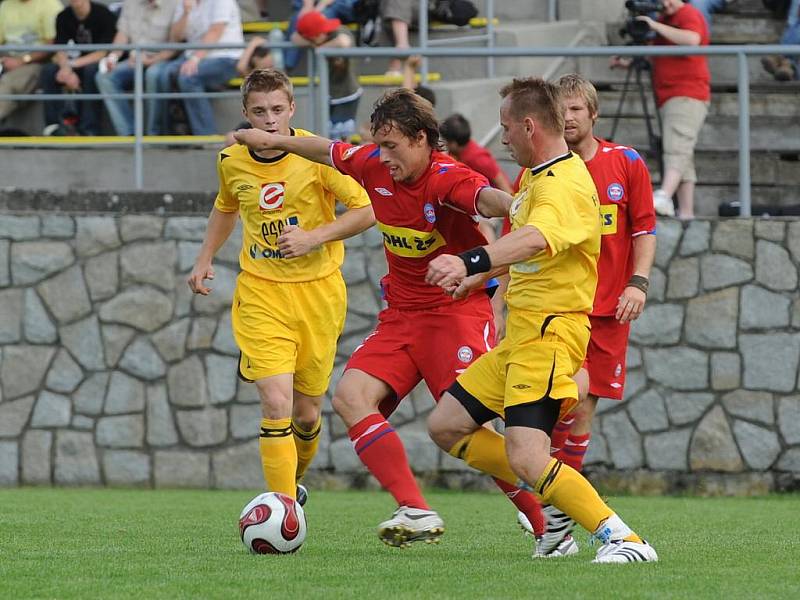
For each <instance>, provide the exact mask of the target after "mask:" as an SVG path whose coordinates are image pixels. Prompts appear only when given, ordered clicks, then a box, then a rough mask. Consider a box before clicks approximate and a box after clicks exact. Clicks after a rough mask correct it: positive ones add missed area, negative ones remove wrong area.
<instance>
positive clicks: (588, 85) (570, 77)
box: [556, 73, 599, 116]
mask: <svg viewBox="0 0 800 600" xmlns="http://www.w3.org/2000/svg"><path fill="white" fill-rule="evenodd" d="M556 85H558V90H559V93H560V94H561V98H562V99H565V98H571V97H572V96H578V97H579V98H583V100H584V102H586V107H587V108H588V109H589V114H592V115H595V116H597V114H598V111H599V102H598V100H597V89H596V88H595V87H594V85H593V84H592V82H591V81H589V80H588V79H586V78H585V77H583V76H581V75H578V74H577V73H569V74H567V75H562V76H561V78H560V79H559V80H558V83H557V84H556Z"/></svg>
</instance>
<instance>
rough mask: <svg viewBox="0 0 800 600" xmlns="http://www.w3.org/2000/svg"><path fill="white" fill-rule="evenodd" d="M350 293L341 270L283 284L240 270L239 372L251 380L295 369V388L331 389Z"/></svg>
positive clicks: (235, 319) (235, 309) (235, 315)
mask: <svg viewBox="0 0 800 600" xmlns="http://www.w3.org/2000/svg"><path fill="white" fill-rule="evenodd" d="M346 312H347V291H346V289H345V285H344V280H343V279H342V274H341V272H339V270H338V269H337V270H336V271H335V272H334V273H332V274H331V275H329V276H328V277H325V278H323V279H318V280H316V281H308V282H302V283H280V282H275V281H269V280H266V279H261V278H260V277H256V276H254V275H251V274H250V273H247V272H244V271H243V272H242V273H240V274H239V278H238V280H237V282H236V291H235V292H234V295H233V305H232V306H231V317H232V319H231V321H232V324H233V336H234V338H235V339H236V344H237V345H238V346H239V350H240V351H241V357H240V360H239V375H240V376H241V377H242V378H243V379H245V380H250V381H255V380H257V379H262V378H264V377H271V376H273V375H279V374H282V373H294V389H295V390H297V391H298V392H300V393H301V394H306V395H308V396H321V395H322V394H324V393H325V391H326V390H327V389H328V384H329V383H330V378H331V372H332V371H333V361H334V359H335V357H336V341H337V340H338V339H339V335H340V334H341V333H342V329H343V328H344V319H345V314H346Z"/></svg>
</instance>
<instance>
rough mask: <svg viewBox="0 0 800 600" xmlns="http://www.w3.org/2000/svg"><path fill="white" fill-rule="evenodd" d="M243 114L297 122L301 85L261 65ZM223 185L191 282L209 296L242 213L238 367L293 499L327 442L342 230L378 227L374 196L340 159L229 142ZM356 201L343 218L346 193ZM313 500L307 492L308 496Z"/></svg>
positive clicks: (341, 302) (266, 464)
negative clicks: (323, 436) (257, 403)
mask: <svg viewBox="0 0 800 600" xmlns="http://www.w3.org/2000/svg"><path fill="white" fill-rule="evenodd" d="M242 102H243V104H244V109H243V112H244V117H245V118H246V119H247V121H248V122H249V123H250V125H252V126H253V127H254V128H256V129H262V130H264V131H269V132H272V133H280V134H283V135H293V136H303V137H305V136H311V135H312V134H311V133H309V132H307V131H303V130H301V129H292V128H291V127H290V120H291V118H292V115H293V114H294V112H295V104H294V98H293V90H292V84H291V82H290V81H289V79H288V78H287V77H286V75H284V74H283V73H281V72H280V71H273V70H257V71H253V72H252V73H250V75H248V76H247V78H246V79H245V81H244V83H243V84H242ZM217 171H218V174H219V193H218V195H217V199H216V201H215V203H214V208H212V210H211V215H210V216H209V219H208V228H207V230H206V235H205V239H204V241H203V245H202V247H201V249H200V253H199V255H198V257H197V261H196V262H195V265H194V268H193V269H192V273H191V275H190V277H189V287H190V288H191V289H192V291H193V292H194V293H196V294H203V295H206V294H208V293H210V292H211V289H210V288H208V287H206V285H205V283H204V281H205V280H206V279H213V278H214V270H213V267H212V265H211V262H212V259H213V257H214V254H215V253H216V252H217V250H218V249H219V248H220V247H221V246H222V244H223V243H224V242H225V240H226V239H227V238H228V236H229V235H230V234H231V232H232V230H233V228H234V226H235V225H236V221H237V219H239V218H241V220H242V224H243V228H242V229H243V231H242V238H243V239H242V251H241V254H240V257H239V263H240V266H241V269H242V271H241V273H240V275H239V278H238V280H237V283H236V291H235V292H234V297H233V305H232V308H231V310H232V324H233V334H234V337H235V338H236V343H237V345H238V346H239V350H240V351H241V357H240V361H239V375H240V377H242V378H243V379H245V380H247V381H254V382H255V384H256V388H257V389H258V393H259V396H260V399H261V410H262V416H263V419H262V421H261V436H260V440H259V442H260V453H261V464H262V466H263V469H264V479H265V481H266V485H267V488H268V489H269V490H270V491H273V492H281V493H283V494H286V495H288V496H291V497H292V498H295V497H296V496H297V487H296V486H297V483H298V481H299V480H300V478H301V477H302V476H303V474H304V473H305V471H306V469H307V468H308V466H309V464H310V463H311V460H312V459H313V458H314V455H315V454H316V451H317V446H318V444H319V432H320V427H321V417H320V411H321V406H322V400H323V394H324V393H325V391H326V390H327V389H328V383H329V381H330V376H331V371H332V370H333V362H334V357H335V354H336V341H337V339H338V338H339V335H340V334H341V332H342V328H343V327H344V319H345V313H346V309H347V294H346V291H345V285H344V280H343V279H342V275H341V272H340V270H339V267H340V266H341V264H342V261H343V259H344V244H343V243H342V242H341V240H344V239H345V238H348V237H351V236H353V235H355V234H357V233H360V232H361V231H364V230H365V229H367V228H368V227H370V226H371V225H372V224H373V223H374V221H375V217H374V215H373V212H372V206H371V205H370V202H369V198H368V197H367V194H366V192H365V191H364V190H363V188H362V187H361V186H360V185H358V183H356V182H355V180H353V179H352V178H350V177H348V176H346V175H342V174H340V173H339V172H338V171H336V170H335V169H333V168H331V167H328V166H325V165H320V164H318V163H315V162H312V161H309V160H306V159H304V158H302V157H300V156H298V155H296V154H289V153H286V152H280V151H264V152H253V151H250V150H248V149H247V147H245V146H230V147H228V148H225V149H224V150H222V151H221V152H220V153H219V158H218V162H217ZM337 199H338V200H339V201H340V202H342V203H343V204H344V205H345V206H346V207H347V211H346V212H344V213H343V214H342V215H341V216H339V217H338V218H336V216H335V204H336V200H337ZM300 500H303V501H304V499H303V498H300Z"/></svg>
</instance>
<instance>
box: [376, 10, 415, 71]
mask: <svg viewBox="0 0 800 600" xmlns="http://www.w3.org/2000/svg"><path fill="white" fill-rule="evenodd" d="M417 7H418V3H417V2H415V1H414V0H381V4H380V9H379V10H380V15H381V18H382V19H383V21H384V23H388V24H389V27H390V29H391V33H392V39H393V41H394V47H395V48H408V47H409V40H408V28H409V26H410V24H411V23H412V22H413V20H414V11H415V10H417ZM402 70H403V60H402V59H400V58H393V59H391V60H390V61H389V69H388V71H387V73H393V74H394V73H401V72H402Z"/></svg>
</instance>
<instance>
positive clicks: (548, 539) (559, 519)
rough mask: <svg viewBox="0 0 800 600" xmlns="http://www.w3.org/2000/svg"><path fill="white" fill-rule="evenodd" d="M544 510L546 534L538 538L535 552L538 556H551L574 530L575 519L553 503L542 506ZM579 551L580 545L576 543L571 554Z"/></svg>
mask: <svg viewBox="0 0 800 600" xmlns="http://www.w3.org/2000/svg"><path fill="white" fill-rule="evenodd" d="M542 512H543V513H544V518H545V527H546V529H545V532H544V535H543V536H541V537H540V538H538V539H537V540H536V550H535V552H534V554H536V555H537V556H550V554H552V553H553V552H555V551H557V550H558V549H559V547H560V546H561V544H562V543H563V542H564V541H565V540H566V539H567V537H569V536H570V535H571V534H572V530H573V529H574V528H575V521H573V520H572V518H571V517H569V516H567V515H565V514H564V513H563V512H561V511H560V510H558V509H557V508H556V507H555V506H553V505H552V504H545V505H544V506H542ZM573 543H574V540H573ZM577 551H578V545H577V544H575V550H574V551H572V552H570V554H574V553H575V552H577Z"/></svg>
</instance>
